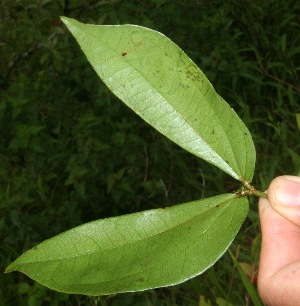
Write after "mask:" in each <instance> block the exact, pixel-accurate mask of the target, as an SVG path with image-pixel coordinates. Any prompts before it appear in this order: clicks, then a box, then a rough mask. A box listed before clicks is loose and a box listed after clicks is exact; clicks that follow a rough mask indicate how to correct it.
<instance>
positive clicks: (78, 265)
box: [6, 194, 248, 295]
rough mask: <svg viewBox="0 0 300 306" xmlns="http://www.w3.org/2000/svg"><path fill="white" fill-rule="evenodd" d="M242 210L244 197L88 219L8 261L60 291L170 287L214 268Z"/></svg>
mask: <svg viewBox="0 0 300 306" xmlns="http://www.w3.org/2000/svg"><path fill="white" fill-rule="evenodd" d="M247 212H248V200H247V198H246V197H242V198H237V197H236V196H235V195H234V194H223V195H219V196H215V197H211V198H208V199H204V200H198V201H194V202H189V203H185V204H180V205H176V206H173V207H167V208H165V209H154V210H148V211H144V212H138V213H134V214H130V215H124V216H121V217H114V218H108V219H103V220H98V221H94V222H91V223H87V224H85V225H82V226H79V227H76V228H74V229H71V230H69V231H67V232H65V233H62V234H60V235H58V236H56V237H53V238H51V239H49V240H46V241H44V242H43V243H41V244H39V245H38V246H36V247H34V248H33V249H31V250H29V251H27V252H26V253H24V254H23V255H22V256H20V257H19V258H18V259H17V260H16V261H14V262H13V263H11V264H10V265H9V267H8V268H7V270H6V272H11V271H16V270H18V271H20V272H23V273H25V274H27V275H28V276H29V277H31V278H32V279H34V280H36V281H38V282H39V283H41V284H43V285H45V286H47V287H49V288H52V289H55V290H57V291H63V292H66V293H80V294H87V295H102V294H111V293H116V292H126V291H137V290H145V289H149V288H155V287H161V286H169V285H174V284H177V283H180V282H183V281H185V280H187V279H189V278H191V277H194V276H196V275H198V274H200V273H202V272H204V271H205V270H206V269H207V268H208V267H210V266H211V265H213V264H214V263H215V262H216V261H217V260H218V259H219V258H220V256H221V255H222V254H223V253H224V252H225V250H226V249H227V248H228V246H229V245H230V243H231V241H232V240H233V239H234V237H235V236H236V234H237V232H238V230H239V228H240V226H241V224H242V222H243V221H244V219H245V218H246V215H247Z"/></svg>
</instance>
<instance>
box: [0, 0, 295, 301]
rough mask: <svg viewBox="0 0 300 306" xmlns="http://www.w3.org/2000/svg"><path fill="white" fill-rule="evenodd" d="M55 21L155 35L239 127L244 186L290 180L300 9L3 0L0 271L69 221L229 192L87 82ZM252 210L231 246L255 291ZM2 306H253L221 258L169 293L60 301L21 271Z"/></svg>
mask: <svg viewBox="0 0 300 306" xmlns="http://www.w3.org/2000/svg"><path fill="white" fill-rule="evenodd" d="M61 15H64V16H68V17H72V18H76V19H78V20H80V21H82V22H90V23H97V24H125V23H131V24H138V25H143V26H146V27H150V28H152V29H155V30H158V31H160V32H162V33H164V34H165V35H166V36H168V37H169V38H170V39H172V40H173V41H174V42H175V43H177V44H178V45H179V46H180V47H181V48H182V49H183V50H185V51H186V53H187V54H188V55H189V56H190V57H191V58H192V59H193V60H194V61H195V62H196V63H197V65H198V66H199V67H200V68H201V69H202V70H203V72H204V73H205V74H206V75H207V77H208V78H209V80H210V81H211V82H212V83H213V85H214V86H215V88H216V90H217V92H218V93H219V94H220V95H221V96H222V97H223V98H224V99H225V100H226V101H227V102H228V103H230V105H231V106H232V107H233V108H234V109H235V110H236V112H237V113H238V114H239V116H240V117H241V118H242V120H243V121H244V123H245V124H246V125H247V126H248V128H249V130H250V132H251V134H252V136H253V139H254V142H255V145H256V149H257V163H256V174H255V178H254V181H253V185H254V186H255V187H257V188H258V189H260V190H264V189H266V188H267V187H268V184H269V183H270V182H271V180H272V179H273V178H274V177H275V176H277V175H281V174H294V175H300V153H299V152H300V127H299V126H298V125H297V121H296V114H297V113H300V102H299V93H300V86H299V84H300V82H299V81H300V80H299V70H300V65H299V63H300V17H299V16H300V2H298V1H292V0H277V1H271V0H265V1H259V0H252V1H250V0H249V1H238V0H229V1H226V2H225V1H224V2H222V1H214V0H210V1H191V0H185V1H176V0H149V1H138V0H128V1H121V0H110V1H105V0H101V1H100V0H98V1H97V0H87V1H84V0H69V1H68V0H65V1H63V0H56V1H49V0H43V1H42V0H36V1H33V0H32V1H29V0H18V1H10V0H2V1H1V3H0V52H1V61H0V134H1V136H0V190H1V192H0V241H1V244H0V259H1V271H2V272H3V271H4V269H5V267H6V266H7V265H8V264H9V263H10V262H11V261H13V260H14V259H16V258H17V257H18V256H19V255H20V254H21V253H22V252H24V251H25V250H27V249H29V248H31V247H33V246H34V245H36V244H37V243H39V242H41V241H42V240H44V239H47V238H50V237H52V236H53V235H55V234H58V233H60V232H62V231H64V230H67V229H70V228H72V227H74V226H77V225H79V224H82V223H85V222H88V221H91V220H96V219H100V218H103V217H108V216H115V215H120V214H124V213H130V212H135V211H141V210H145V209H150V208H155V207H161V206H165V205H174V204H177V203H181V202H187V201H190V200H193V199H197V198H201V197H209V196H212V195H215V194H218V193H221V192H228V191H229V192H230V191H233V190H236V189H237V188H238V187H239V184H238V182H235V181H234V180H233V179H231V178H230V177H229V176H228V175H226V174H223V173H222V172H221V171H220V170H218V169H217V168H215V167H213V166H211V165H209V164H206V163H205V162H203V161H201V160H199V159H197V158H196V157H194V156H192V155H190V154H189V153H187V152H185V151H183V150H182V149H180V148H179V147H177V146H176V145H174V144H172V143H171V142H170V141H169V140H167V139H166V138H164V137H163V136H161V135H160V134H158V133H157V132H156V131H154V130H153V129H152V128H151V127H149V126H147V124H145V123H144V122H143V121H142V120H141V119H140V118H139V117H137V116H136V115H135V114H134V113H133V112H132V111H131V110H129V109H128V108H126V106H125V105H123V104H122V103H121V102H120V101H118V100H117V99H116V98H115V97H114V96H113V95H112V94H111V93H110V92H109V90H108V89H107V88H106V87H105V86H104V85H103V84H102V83H101V81H100V80H99V79H98V78H97V76H96V74H95V72H94V71H93V70H92V68H91V67H90V65H89V63H88V62H87V60H86V59H85V57H84V55H83V53H82V52H81V51H80V49H79V47H78V45H77V44H76V42H75V40H74V39H73V38H72V36H71V34H70V33H68V31H67V30H66V28H65V27H64V26H63V25H62V23H61V22H60V20H59V16H61ZM259 233H260V229H259V220H258V213H257V200H256V199H251V209H250V213H249V217H248V219H247V220H246V222H245V223H244V225H243V227H242V228H241V230H240V232H239V234H238V236H237V238H236V239H235V241H234V242H233V244H232V245H231V247H230V249H231V250H232V252H233V253H234V254H236V255H237V258H238V260H239V262H241V263H244V266H243V267H244V269H245V271H248V272H249V274H250V275H251V280H252V281H253V283H254V284H255V276H256V275H255V273H256V271H257V263H258V254H259ZM0 305H113V306H117V305H122V306H126V305H134V306H137V305H202V306H205V305H251V301H250V300H249V297H248V295H247V291H246V289H245V288H244V287H243V284H242V282H241V280H240V278H239V276H238V274H237V272H236V271H235V269H234V266H233V263H232V261H231V259H230V256H229V254H228V253H226V254H225V255H224V256H223V257H222V258H221V259H220V260H219V261H218V262H217V263H216V264H215V265H214V266H213V267H212V268H210V269H209V270H208V271H207V272H205V273H204V274H203V275H201V276H199V277H197V278H195V279H192V280H190V281H188V282H186V283H184V284H181V285H177V286H174V287H169V288H162V289H156V290H149V291H145V292H139V293H128V294H117V295H114V296H103V297H86V296H80V295H73V296H71V295H70V296H69V295H66V294H61V293H57V292H53V291H51V290H48V289H47V288H45V287H42V286H40V285H38V284H36V283H34V282H33V281H31V280H30V279H28V278H27V277H26V276H24V275H22V274H21V273H11V274H7V275H2V276H1V278H0Z"/></svg>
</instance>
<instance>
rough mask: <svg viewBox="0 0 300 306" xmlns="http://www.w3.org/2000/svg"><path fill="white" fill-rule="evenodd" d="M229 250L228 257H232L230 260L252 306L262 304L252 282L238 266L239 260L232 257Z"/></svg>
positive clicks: (261, 305)
mask: <svg viewBox="0 0 300 306" xmlns="http://www.w3.org/2000/svg"><path fill="white" fill-rule="evenodd" d="M228 251H229V254H230V257H231V259H232V261H233V262H234V264H235V266H236V268H237V270H238V273H239V275H240V278H241V280H242V282H243V284H244V286H245V288H246V290H247V292H248V293H249V295H250V297H251V299H252V302H253V305H254V306H263V303H262V301H261V299H260V297H259V295H258V292H257V290H256V289H255V287H254V286H253V285H252V283H251V282H250V280H249V278H248V276H247V275H246V273H245V272H244V271H243V269H242V267H241V266H240V264H239V262H238V261H237V260H236V258H235V257H234V255H233V254H232V252H231V251H230V250H228Z"/></svg>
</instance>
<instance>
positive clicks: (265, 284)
mask: <svg viewBox="0 0 300 306" xmlns="http://www.w3.org/2000/svg"><path fill="white" fill-rule="evenodd" d="M267 193H268V200H267V199H263V198H261V199H260V201H259V214H260V222H261V231H262V246H261V255H260V264H259V272H258V291H259V294H260V296H261V299H262V301H263V302H264V303H265V305H270V306H298V305H300V177H295V176H280V177H277V178H275V179H274V180H273V181H272V183H271V184H270V187H269V189H268V192H267Z"/></svg>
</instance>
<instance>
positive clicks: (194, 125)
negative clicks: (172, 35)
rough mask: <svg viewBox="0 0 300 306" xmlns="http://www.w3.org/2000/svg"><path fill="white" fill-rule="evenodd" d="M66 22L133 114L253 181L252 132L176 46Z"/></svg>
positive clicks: (149, 35)
mask: <svg viewBox="0 0 300 306" xmlns="http://www.w3.org/2000/svg"><path fill="white" fill-rule="evenodd" d="M62 21H63V22H64V23H65V25H66V26H67V27H68V29H69V30H70V31H71V33H72V34H73V35H74V37H75V38H76V40H77V42H78V43H79V45H80V46H81V48H82V50H83V52H84V53H85V55H86V56H87V58H88V60H89V62H90V63H91V65H92V66H93V68H94V69H95V71H96V72H97V74H98V75H99V77H100V78H101V79H102V80H103V81H104V83H105V84H106V85H107V86H108V87H109V89H110V90H111V91H112V92H113V93H114V94H115V95H116V96H117V97H119V98H120V99H121V100H122V101H123V102H124V103H126V104H127V105H128V106H129V107H130V108H132V109H133V110H134V112H135V113H137V114H138V115H139V116H141V117H142V118H143V119H144V120H145V121H146V122H148V123H149V124H151V125H152V126H153V127H154V128H156V129H157V130H158V131H159V132H160V133H162V134H163V135H165V136H167V137H168V138H169V139H171V140H172V141H173V142H175V143H177V144H178V145H180V146H181V147H182V148H184V149H185V150H187V151H189V152H191V153H193V154H194V155H196V156H198V157H201V158H203V159H204V160H206V161H208V162H209V163H212V164H213V165H215V166H217V167H219V168H220V169H222V170H223V171H225V172H227V173H228V174H230V175H231V176H232V177H234V178H235V179H238V180H246V181H251V180H252V177H253V172H254V165H255V148H254V144H253V141H252V138H251V135H250V133H249V131H248V129H247V128H246V126H245V125H244V124H243V122H242V121H241V120H240V118H239V117H238V116H237V114H236V113H235V112H234V110H233V109H232V108H231V107H230V106H229V105H228V104H227V103H226V102H225V101H224V100H223V99H222V98H221V97H220V96H219V95H218V94H217V93H216V92H215V90H214V88H213V87H212V85H211V83H210V82H209V81H208V80H207V78H206V77H205V75H204V74H203V72H202V71H201V70H200V69H199V68H198V67H197V66H196V65H195V63H193V62H192V60H191V59H190V58H189V57H188V56H187V55H186V54H185V53H184V52H183V51H182V50H181V49H180V48H179V47H178V46H177V45H175V44H174V43H173V42H172V41H171V40H169V39H168V38H167V37H165V36H164V35H162V34H161V33H159V32H156V31H153V30H150V29H147V28H143V27H139V26H135V25H122V26H103V25H100V26H97V25H89V24H82V23H80V22H78V21H76V20H74V19H70V18H66V17H62Z"/></svg>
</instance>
